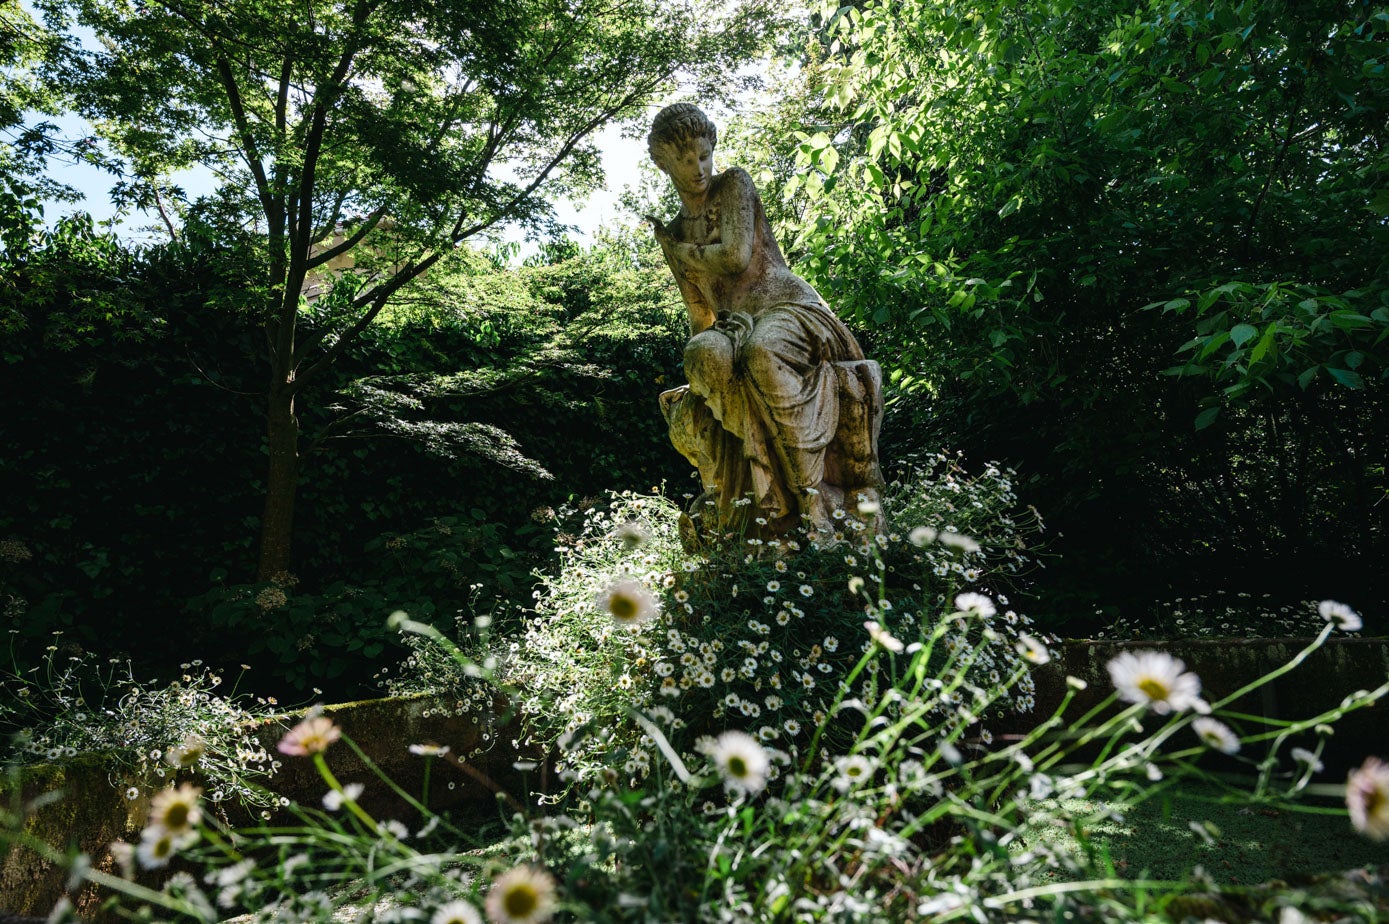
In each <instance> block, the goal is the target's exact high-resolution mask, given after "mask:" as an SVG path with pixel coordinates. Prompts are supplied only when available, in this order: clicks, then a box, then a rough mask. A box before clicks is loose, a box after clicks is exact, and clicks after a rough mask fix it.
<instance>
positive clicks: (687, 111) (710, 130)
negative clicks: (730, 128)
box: [646, 103, 719, 172]
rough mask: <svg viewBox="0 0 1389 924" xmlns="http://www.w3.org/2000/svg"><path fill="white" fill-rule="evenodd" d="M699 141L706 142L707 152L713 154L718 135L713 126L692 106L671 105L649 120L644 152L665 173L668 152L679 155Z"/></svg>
mask: <svg viewBox="0 0 1389 924" xmlns="http://www.w3.org/2000/svg"><path fill="white" fill-rule="evenodd" d="M700 139H703V140H705V141H707V142H709V149H710V150H711V151H712V150H713V148H714V145H716V144H718V141H719V131H718V129H717V128H715V127H714V123H713V122H711V121H709V117H708V116H707V115H705V114H704V112H703V111H702V110H701V109H700V108H699V107H698V106H696V105H695V104H694V103H672V104H671V105H669V106H667V107H666V108H664V109H662V110H661V111H660V112H658V113H656V118H655V119H653V120H652V122H651V133H650V134H649V135H647V136H646V149H647V150H648V151H649V152H650V153H651V159H652V160H653V161H655V162H656V166H658V167H660V168H661V169H662V170H665V169H666V164H665V163H664V161H665V160H666V159H667V158H666V153H667V150H674V151H678V150H680V149H681V148H685V147H688V146H689V145H690V144H691V143H692V142H697V141H699V140H700ZM667 172H669V171H667Z"/></svg>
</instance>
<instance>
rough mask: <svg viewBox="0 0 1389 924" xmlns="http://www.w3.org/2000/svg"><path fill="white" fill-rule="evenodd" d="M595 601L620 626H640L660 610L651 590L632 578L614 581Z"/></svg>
mask: <svg viewBox="0 0 1389 924" xmlns="http://www.w3.org/2000/svg"><path fill="white" fill-rule="evenodd" d="M594 602H595V603H596V605H597V606H598V609H600V610H602V611H603V612H605V613H607V614H608V615H609V616H611V617H612V619H613V622H615V623H617V624H618V625H619V626H639V625H641V624H642V623H644V622H649V621H650V620H652V619H654V618H655V616H656V613H657V612H658V611H659V605H658V604H657V603H656V598H655V596H653V595H652V593H651V591H649V590H647V589H646V588H645V587H644V586H643V585H642V584H641V582H639V581H634V580H631V579H630V578H624V579H623V580H620V581H614V582H613V583H612V584H611V585H609V586H608V588H607V589H606V590H604V591H603V592H602V593H600V594H599V595H598V596H597V598H596V599H595V601H594Z"/></svg>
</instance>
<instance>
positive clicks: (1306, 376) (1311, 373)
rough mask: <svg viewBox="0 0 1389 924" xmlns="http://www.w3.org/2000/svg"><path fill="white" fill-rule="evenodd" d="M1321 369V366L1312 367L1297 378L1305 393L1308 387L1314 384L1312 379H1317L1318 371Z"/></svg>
mask: <svg viewBox="0 0 1389 924" xmlns="http://www.w3.org/2000/svg"><path fill="white" fill-rule="evenodd" d="M1320 368H1321V366H1312V367H1311V368H1309V369H1303V370H1302V374H1301V375H1299V376H1298V377H1297V384H1298V386H1299V387H1300V388H1301V389H1302V390H1303V391H1306V390H1307V386H1308V385H1311V384H1312V379H1314V378H1316V377H1317V370H1318V369H1320Z"/></svg>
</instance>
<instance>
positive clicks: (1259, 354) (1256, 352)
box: [1249, 324, 1278, 366]
mask: <svg viewBox="0 0 1389 924" xmlns="http://www.w3.org/2000/svg"><path fill="white" fill-rule="evenodd" d="M1277 333H1278V325H1277V324H1270V325H1269V326H1268V327H1266V328H1264V335H1263V336H1262V337H1260V338H1259V342H1258V343H1257V344H1255V345H1254V349H1253V350H1252V351H1251V352H1250V354H1249V365H1251V366H1253V365H1254V364H1256V363H1257V362H1258V361H1259V360H1261V359H1263V358H1264V357H1265V356H1267V355H1268V351H1269V350H1271V349H1273V343H1274V337H1275V336H1277Z"/></svg>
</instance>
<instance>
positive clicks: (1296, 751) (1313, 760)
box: [1288, 748, 1326, 773]
mask: <svg viewBox="0 0 1389 924" xmlns="http://www.w3.org/2000/svg"><path fill="white" fill-rule="evenodd" d="M1288 754H1289V755H1291V757H1292V759H1293V760H1294V761H1296V762H1297V763H1298V764H1299V765H1300V766H1303V767H1307V768H1309V769H1310V770H1311V771H1312V772H1313V773H1320V772H1322V770H1324V769H1326V768H1325V767H1324V766H1323V765H1322V762H1321V761H1320V760H1318V759H1317V755H1316V754H1314V753H1312V752H1311V751H1309V750H1307V749H1306V748H1293V749H1292V750H1291V751H1289V752H1288Z"/></svg>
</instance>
